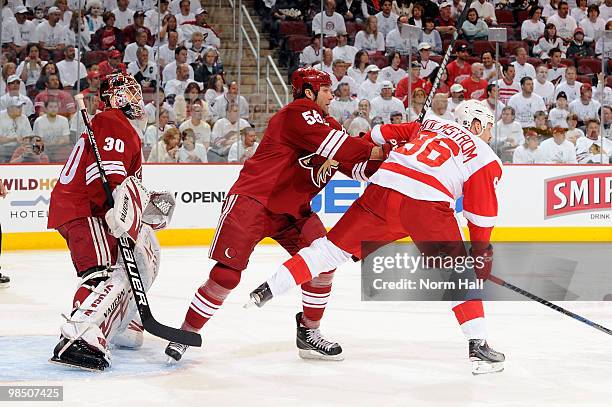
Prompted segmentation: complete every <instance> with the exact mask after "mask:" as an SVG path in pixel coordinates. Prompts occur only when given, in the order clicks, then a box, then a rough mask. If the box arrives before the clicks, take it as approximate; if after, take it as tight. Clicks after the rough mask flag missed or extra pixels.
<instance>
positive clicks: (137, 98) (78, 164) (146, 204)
mask: <svg viewBox="0 0 612 407" xmlns="http://www.w3.org/2000/svg"><path fill="white" fill-rule="evenodd" d="M100 94H101V97H102V100H103V101H104V104H105V106H106V107H107V109H106V110H105V111H103V112H101V113H98V114H97V115H96V116H95V117H94V118H93V119H92V121H91V126H92V130H93V134H94V138H95V141H96V144H97V145H98V147H99V151H100V155H101V159H102V165H103V168H104V169H105V172H106V175H107V178H108V181H109V184H110V187H111V190H112V192H113V197H114V199H115V202H117V205H116V206H115V207H114V208H112V209H111V208H109V206H108V204H107V203H106V196H105V192H104V190H103V187H102V182H101V178H100V173H99V171H98V167H97V165H96V161H95V157H94V154H93V150H92V148H91V145H90V144H89V140H88V138H87V135H86V134H83V135H82V136H81V138H80V139H79V140H78V141H77V142H76V144H75V146H74V148H73V150H72V153H71V154H70V156H69V158H68V160H67V161H66V164H65V165H64V168H63V169H62V172H61V174H60V177H59V181H58V183H57V185H56V186H55V188H54V189H53V192H52V193H51V204H50V207H49V222H48V227H49V228H54V229H57V231H58V232H59V233H60V234H61V235H62V237H63V238H64V239H65V240H66V243H67V245H68V249H69V250H70V256H71V258H72V263H73V264H74V267H75V269H76V272H77V276H78V277H79V278H80V279H81V282H80V285H79V287H78V289H77V291H76V293H75V294H74V298H73V301H72V312H71V314H70V317H66V316H65V318H66V323H64V324H63V325H62V326H61V327H60V333H61V339H60V341H59V343H58V344H57V346H56V347H55V349H54V351H53V357H52V358H51V359H50V362H52V363H57V364H62V365H68V366H73V367H79V368H82V369H87V370H104V369H106V368H108V367H109V366H110V362H111V360H110V356H111V354H110V350H109V344H110V343H112V344H114V345H117V346H123V347H128V348H139V347H140V346H141V345H142V341H143V333H142V326H141V323H140V317H139V316H138V314H137V309H136V303H135V301H133V300H132V297H133V296H132V289H131V287H130V284H129V281H128V274H127V272H126V270H125V266H124V263H123V260H119V261H117V254H118V253H117V238H119V237H121V236H123V235H124V234H127V235H128V236H129V238H130V239H132V240H134V242H135V247H134V256H135V260H136V263H137V265H138V270H139V272H140V275H141V277H142V281H143V284H144V286H145V287H144V288H145V291H146V290H148V288H149V287H150V286H151V284H152V283H153V281H154V280H155V277H156V276H157V272H158V270H159V261H160V249H159V242H158V241H157V238H156V237H155V234H154V232H153V229H159V228H162V227H164V226H165V225H166V224H167V223H168V222H169V221H170V218H171V216H172V211H173V205H174V198H173V197H172V195H171V194H169V193H164V192H161V193H156V192H150V193H149V192H147V191H146V190H145V189H144V188H143V187H142V185H141V184H140V181H139V180H140V178H141V164H142V161H141V159H142V150H141V138H142V124H146V116H145V114H144V109H143V103H142V92H141V89H140V85H138V83H137V82H136V81H135V80H134V78H133V77H131V76H129V75H124V74H120V73H119V74H113V75H109V76H108V77H107V78H106V79H105V80H104V81H103V82H102V85H101V87H100ZM157 202H164V204H167V205H171V206H172V208H171V209H170V210H169V211H168V212H166V213H167V216H163V214H162V213H160V212H159V211H158V210H157V207H156V205H155V203H157ZM141 222H142V223H141Z"/></svg>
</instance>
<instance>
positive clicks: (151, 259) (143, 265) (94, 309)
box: [61, 225, 160, 361]
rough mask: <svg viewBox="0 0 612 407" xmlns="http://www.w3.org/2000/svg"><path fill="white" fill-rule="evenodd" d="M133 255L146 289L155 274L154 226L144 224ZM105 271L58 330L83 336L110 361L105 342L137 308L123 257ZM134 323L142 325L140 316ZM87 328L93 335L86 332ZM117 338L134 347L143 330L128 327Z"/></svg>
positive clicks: (124, 325)
mask: <svg viewBox="0 0 612 407" xmlns="http://www.w3.org/2000/svg"><path fill="white" fill-rule="evenodd" d="M134 256H135V258H136V264H137V265H138V271H139V272H140V274H141V277H142V281H143V284H144V286H145V291H147V290H148V289H149V287H150V286H151V284H152V283H153V281H154V280H155V277H156V276H157V272H158V270H159V260H160V248H159V242H158V241H157V238H156V237H155V233H154V232H153V230H152V229H151V228H150V227H149V226H147V225H144V226H143V230H142V232H141V233H140V234H139V236H138V240H137V241H136V245H135V247H134ZM105 272H106V278H104V279H103V280H102V281H100V282H99V283H98V285H97V286H96V287H95V288H94V289H93V291H92V293H91V294H90V295H89V296H88V297H87V298H86V299H85V301H84V302H83V303H82V304H80V305H79V307H78V308H77V309H76V310H75V311H74V312H73V314H72V316H71V317H70V318H68V319H67V322H66V323H65V324H63V325H62V327H61V331H62V336H64V337H66V338H67V339H70V340H72V341H75V340H77V339H83V340H85V341H86V342H87V344H89V345H91V346H94V347H96V348H98V349H99V350H100V351H103V352H105V354H107V355H108V359H109V361H110V351H109V350H108V344H107V342H108V343H115V342H114V340H113V339H114V338H115V336H116V335H117V334H119V333H124V332H125V331H126V330H127V329H128V328H129V326H130V323H131V322H132V320H135V318H136V316H137V308H136V303H135V301H134V300H133V298H132V297H133V295H132V289H131V287H130V283H129V281H128V278H127V272H126V271H125V270H124V264H123V261H122V260H120V261H118V264H117V266H115V267H114V270H113V271H112V273H109V272H108V270H106V271H105ZM99 273H102V271H99V272H98V274H99ZM98 274H92V275H90V276H89V277H91V278H100V276H98V277H95V276H97V275H98ZM88 281H90V280H88ZM135 323H136V324H138V325H139V326H142V324H141V323H140V319H137V320H135ZM88 332H91V333H92V335H85V334H86V333H88ZM94 334H95V335H94ZM118 341H119V343H118V344H119V345H121V346H127V347H132V348H137V347H139V346H140V345H142V331H141V332H140V333H138V332H137V331H136V330H131V331H129V332H127V333H126V334H125V335H123V337H121V338H119V339H118Z"/></svg>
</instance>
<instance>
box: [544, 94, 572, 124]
mask: <svg viewBox="0 0 612 407" xmlns="http://www.w3.org/2000/svg"><path fill="white" fill-rule="evenodd" d="M569 115H570V111H569V108H568V107H567V96H566V95H565V92H560V93H559V94H558V95H557V104H556V106H555V107H554V108H552V109H550V112H549V113H548V121H549V122H550V127H561V128H564V129H566V128H568V124H567V117H568V116H569Z"/></svg>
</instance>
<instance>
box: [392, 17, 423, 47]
mask: <svg viewBox="0 0 612 407" xmlns="http://www.w3.org/2000/svg"><path fill="white" fill-rule="evenodd" d="M403 24H408V16H399V17H398V19H397V24H396V25H397V27H396V28H394V29H393V30H391V31H390V32H389V33H388V34H387V37H386V39H385V47H386V49H387V52H393V51H397V52H399V53H400V54H401V55H408V53H409V52H410V50H411V49H412V48H416V45H417V44H414V43H412V42H411V40H410V38H405V37H403V36H402V33H401V28H400V27H401V26H402V25H403Z"/></svg>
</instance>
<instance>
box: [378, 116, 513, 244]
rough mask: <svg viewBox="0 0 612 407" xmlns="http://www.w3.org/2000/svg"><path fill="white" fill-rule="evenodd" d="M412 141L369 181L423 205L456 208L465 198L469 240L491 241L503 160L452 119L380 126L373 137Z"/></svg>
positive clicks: (464, 207)
mask: <svg viewBox="0 0 612 407" xmlns="http://www.w3.org/2000/svg"><path fill="white" fill-rule="evenodd" d="M394 133H395V134H397V133H406V134H402V135H400V136H399V137H398V136H397V135H395V137H396V138H400V139H404V140H410V141H409V142H408V143H407V144H405V145H404V146H402V147H399V148H397V149H395V150H393V151H392V152H391V154H390V155H389V158H388V159H387V160H386V161H385V162H384V163H383V164H382V165H381V166H380V168H379V170H378V171H377V172H376V173H375V174H374V175H373V176H372V177H371V178H370V181H371V182H372V183H374V184H377V185H380V186H383V187H386V188H390V189H393V190H396V191H398V192H401V193H402V194H404V195H407V196H409V197H411V198H414V199H418V200H423V201H446V202H449V204H450V205H451V207H454V205H455V201H456V200H457V199H459V198H460V197H461V196H463V215H464V216H465V218H466V219H467V220H468V226H469V229H470V237H471V240H472V241H474V240H478V241H483V242H484V241H489V239H490V234H491V230H492V228H493V226H495V220H496V218H497V193H496V191H495V189H496V187H497V183H498V182H499V180H500V178H501V176H502V166H501V161H500V160H499V158H498V157H497V155H495V153H494V152H493V150H492V149H491V147H489V145H488V144H487V143H485V142H484V141H483V140H482V139H480V138H479V137H476V136H474V135H472V134H471V133H470V132H469V130H466V129H464V128H463V127H462V126H460V125H459V124H457V123H456V122H454V121H449V120H444V119H440V118H433V117H431V116H430V117H429V118H426V119H425V121H424V122H423V124H422V125H421V124H419V123H417V122H412V123H406V124H400V125H383V126H376V127H374V128H373V129H372V131H371V134H370V136H371V138H372V140H373V141H374V142H376V143H378V144H380V143H381V142H382V141H383V140H384V139H388V138H390V137H393V135H394Z"/></svg>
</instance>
